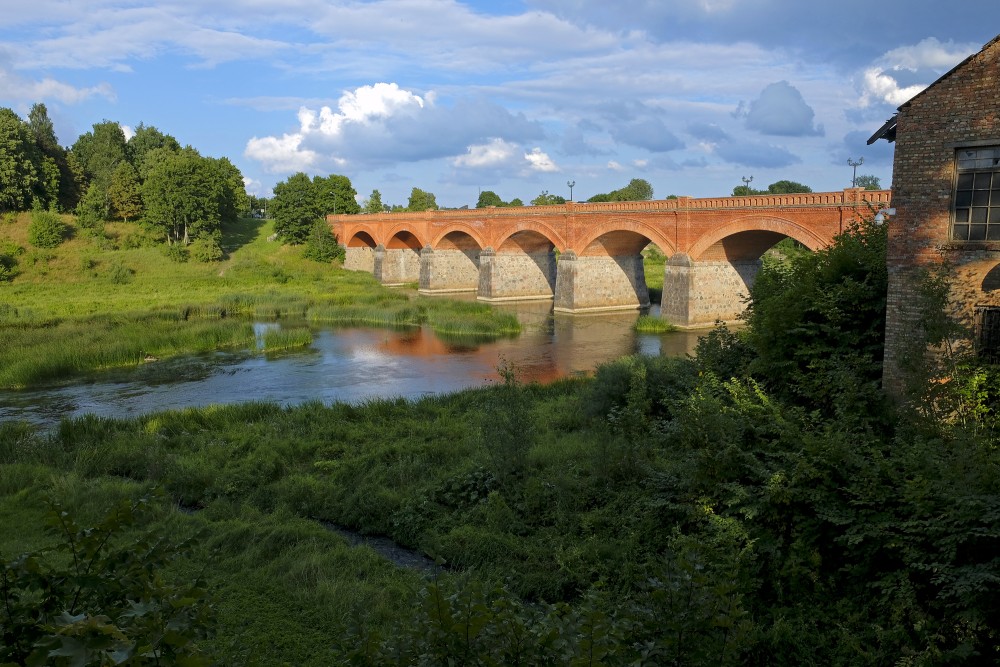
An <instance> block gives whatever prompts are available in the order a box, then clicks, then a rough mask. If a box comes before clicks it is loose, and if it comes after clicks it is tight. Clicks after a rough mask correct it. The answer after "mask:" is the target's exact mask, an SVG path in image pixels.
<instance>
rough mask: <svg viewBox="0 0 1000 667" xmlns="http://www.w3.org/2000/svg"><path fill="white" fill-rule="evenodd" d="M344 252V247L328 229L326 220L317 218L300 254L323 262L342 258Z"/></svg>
mask: <svg viewBox="0 0 1000 667" xmlns="http://www.w3.org/2000/svg"><path fill="white" fill-rule="evenodd" d="M344 254H345V253H344V249H343V248H342V247H340V244H338V243H337V237H336V236H334V235H333V233H332V232H331V231H330V227H329V226H328V225H327V224H326V222H324V221H322V220H317V221H316V222H315V223H314V224H313V226H312V229H310V231H309V238H308V239H306V249H305V252H303V253H302V256H303V257H305V258H306V259H311V260H313V261H314V262H322V263H324V264H325V263H328V262H332V261H333V260H335V259H341V260H342V259H344Z"/></svg>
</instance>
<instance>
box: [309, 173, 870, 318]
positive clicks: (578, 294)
mask: <svg viewBox="0 0 1000 667" xmlns="http://www.w3.org/2000/svg"><path fill="white" fill-rule="evenodd" d="M889 204H890V192H889V191H888V190H862V189H861V188H847V189H845V190H842V191H839V192H815V193H807V194H794V195H753V196H749V197H717V198H708V199H694V198H691V197H680V198H677V199H664V200H653V201H636V202H607V203H595V204H578V203H574V202H568V203H566V204H562V205H556V206H525V207H511V208H494V207H490V208H485V209H462V210H447V211H424V212H419V213H409V212H401V213H381V214H373V215H331V216H328V218H327V220H328V222H329V224H330V226H331V228H332V230H333V232H334V233H335V234H336V235H337V238H338V240H339V241H340V243H341V244H343V245H344V247H345V248H346V250H347V257H346V259H345V261H344V267H345V268H348V269H352V270H357V271H369V272H371V273H372V274H374V275H375V277H376V278H378V279H379V281H381V282H382V283H383V284H386V285H398V284H406V283H417V285H418V287H419V290H420V292H421V293H422V294H440V293H448V292H473V291H474V292H476V293H477V296H478V298H479V299H480V300H483V301H491V302H497V301H511V300H540V299H552V300H553V301H554V303H553V305H554V308H555V310H556V311H558V312H567V313H587V312H595V311H603V310H619V309H636V308H644V307H646V306H648V305H649V290H648V289H647V287H646V276H645V273H644V269H643V263H642V254H641V253H642V251H643V249H644V248H646V246H648V245H650V244H653V245H655V246H656V247H658V248H659V249H660V251H661V252H662V253H663V254H664V255H665V256H666V257H667V258H668V260H667V263H666V266H665V267H664V276H663V297H662V302H661V315H662V316H663V317H664V318H666V319H667V320H668V321H670V322H671V323H673V324H675V325H677V326H681V327H701V326H711V325H712V324H713V323H714V322H715V321H716V320H723V321H726V320H733V319H735V318H736V317H738V316H739V314H740V312H742V310H743V306H744V299H745V297H746V295H747V293H748V291H749V289H750V287H751V286H752V285H753V281H754V278H755V277H756V275H757V271H758V269H759V268H760V258H761V256H762V255H763V253H764V252H765V251H767V249H768V248H770V247H772V246H773V245H774V244H775V243H777V242H778V241H780V240H781V239H783V238H786V237H790V238H793V239H795V240H796V241H799V242H800V243H802V244H803V245H805V246H806V247H807V248H809V249H810V250H818V249H820V248H822V247H825V246H827V245H829V244H830V243H831V242H832V241H833V238H834V236H836V235H837V234H839V233H840V232H842V231H844V230H845V229H846V228H847V227H848V226H849V225H851V224H852V223H853V222H855V221H856V220H858V219H859V218H860V217H861V216H863V215H873V214H874V213H875V211H876V210H877V209H880V208H885V207H888V206H889Z"/></svg>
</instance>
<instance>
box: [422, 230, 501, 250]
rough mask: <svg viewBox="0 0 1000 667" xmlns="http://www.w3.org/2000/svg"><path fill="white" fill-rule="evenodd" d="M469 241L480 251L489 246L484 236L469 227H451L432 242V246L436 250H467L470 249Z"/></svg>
mask: <svg viewBox="0 0 1000 667" xmlns="http://www.w3.org/2000/svg"><path fill="white" fill-rule="evenodd" d="M463 237H464V238H463ZM469 241H471V242H472V243H474V244H475V246H476V247H477V248H479V249H482V248H485V247H486V245H487V244H486V241H485V240H484V239H483V237H482V235H480V234H479V232H478V231H476V230H475V229H473V228H472V227H471V226H469V225H449V226H448V228H447V229H445V230H444V231H442V232H441V233H440V234H438V236H437V237H436V238H434V239H433V240H432V241H431V244H430V245H431V247H432V248H434V249H435V250H437V249H439V248H450V249H456V248H457V249H465V248H468V247H469Z"/></svg>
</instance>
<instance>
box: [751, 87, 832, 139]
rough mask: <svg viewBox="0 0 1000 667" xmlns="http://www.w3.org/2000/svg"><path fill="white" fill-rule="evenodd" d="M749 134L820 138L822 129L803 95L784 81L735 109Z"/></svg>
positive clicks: (765, 89) (767, 88)
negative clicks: (752, 131) (754, 132)
mask: <svg viewBox="0 0 1000 667" xmlns="http://www.w3.org/2000/svg"><path fill="white" fill-rule="evenodd" d="M736 115H737V117H743V118H744V121H745V124H746V127H747V129H749V130H756V131H758V132H760V133H761V134H767V135H773V136H782V137H808V136H823V134H824V132H823V127H822V126H821V125H819V126H818V125H816V124H815V123H814V118H815V116H816V113H815V112H814V111H813V110H812V107H810V106H809V105H808V104H806V101H805V100H804V99H803V98H802V93H800V92H799V91H798V89H797V88H795V86H793V85H791V84H790V83H788V82H787V81H778V82H777V83H772V84H770V85H768V86H767V87H766V88H764V90H762V91H761V93H760V97H758V98H757V99H756V100H753V101H752V102H750V104H749V106H747V105H745V104H743V103H742V102H741V103H740V105H739V106H738V107H737V109H736Z"/></svg>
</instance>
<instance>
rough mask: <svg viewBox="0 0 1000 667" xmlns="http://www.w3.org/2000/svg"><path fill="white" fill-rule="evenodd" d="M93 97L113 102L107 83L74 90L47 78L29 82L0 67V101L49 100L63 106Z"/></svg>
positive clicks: (113, 92) (113, 97)
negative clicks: (60, 103)
mask: <svg viewBox="0 0 1000 667" xmlns="http://www.w3.org/2000/svg"><path fill="white" fill-rule="evenodd" d="M95 96H97V97H104V98H105V99H107V100H109V101H112V102H114V101H115V91H114V89H113V88H112V87H111V85H110V84H108V83H99V84H97V85H96V86H90V87H87V88H76V87H74V86H71V85H69V84H68V83H63V82H62V81H56V80H55V79H52V78H49V77H46V78H44V79H42V80H40V81H29V80H27V79H25V78H23V77H21V76H18V75H17V74H14V73H13V72H11V71H9V70H7V69H4V68H2V67H0V99H8V100H22V101H26V102H38V101H46V100H51V101H56V102H62V103H63V104H79V103H80V102H84V101H86V100H87V99H89V98H91V97H95Z"/></svg>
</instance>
